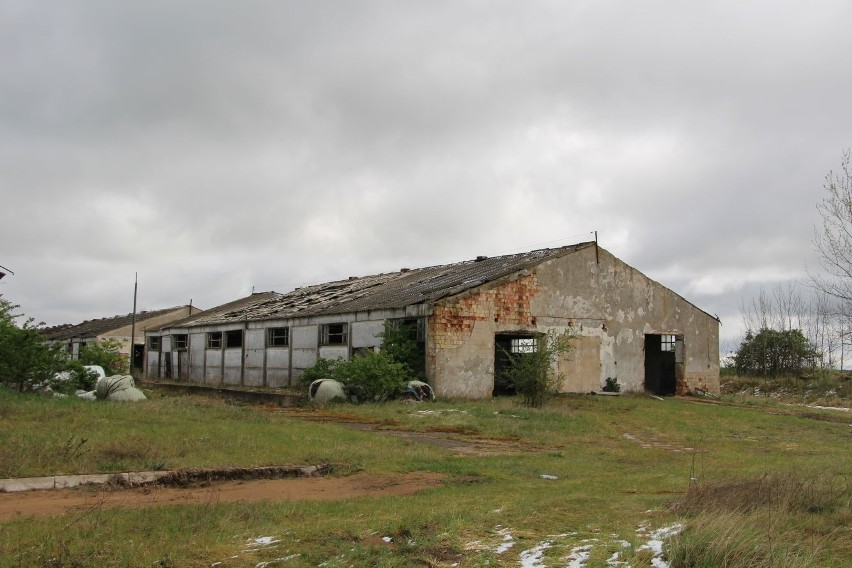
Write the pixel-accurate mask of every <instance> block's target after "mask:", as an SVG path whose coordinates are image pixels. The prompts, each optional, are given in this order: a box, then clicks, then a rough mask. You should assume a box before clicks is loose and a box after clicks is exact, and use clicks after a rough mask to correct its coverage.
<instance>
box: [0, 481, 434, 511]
mask: <svg viewBox="0 0 852 568" xmlns="http://www.w3.org/2000/svg"><path fill="white" fill-rule="evenodd" d="M443 479H444V476H443V475H440V474H437V473H429V472H414V473H408V474H382V475H375V474H369V473H359V474H355V475H350V476H347V477H306V478H296V479H259V480H251V481H219V482H214V483H211V484H209V485H207V486H205V487H194V488H176V487H160V486H146V487H138V488H133V489H106V488H80V489H56V490H47V491H28V492H23V493H0V522H2V521H8V520H10V519H13V518H16V517H19V516H31V515H58V514H62V513H66V512H75V511H80V512H83V511H86V510H92V509H98V508H107V507H133V508H139V507H151V506H156V505H185V504H195V503H236V502H240V501H244V502H253V501H333V500H336V499H346V498H348V497H360V496H363V495H370V496H385V495H411V494H413V493H417V492H418V491H422V490H424V489H428V488H430V487H436V486H438V485H441V483H442V482H443Z"/></svg>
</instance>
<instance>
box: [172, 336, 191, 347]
mask: <svg viewBox="0 0 852 568" xmlns="http://www.w3.org/2000/svg"><path fill="white" fill-rule="evenodd" d="M188 345H189V340H188V336H187V335H186V334H185V333H179V334H177V335H173V336H172V348H173V349H174V350H175V351H185V350H186V348H187V346H188Z"/></svg>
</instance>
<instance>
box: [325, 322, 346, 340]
mask: <svg viewBox="0 0 852 568" xmlns="http://www.w3.org/2000/svg"><path fill="white" fill-rule="evenodd" d="M347 343H348V338H347V325H346V324H345V323H327V324H324V325H322V327H320V345H346V344H347Z"/></svg>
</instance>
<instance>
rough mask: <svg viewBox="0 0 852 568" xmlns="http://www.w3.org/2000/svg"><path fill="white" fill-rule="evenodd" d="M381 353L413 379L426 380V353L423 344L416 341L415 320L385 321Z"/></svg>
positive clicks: (380, 335)
mask: <svg viewBox="0 0 852 568" xmlns="http://www.w3.org/2000/svg"><path fill="white" fill-rule="evenodd" d="M378 337H380V338H381V340H382V346H381V351H382V352H383V353H385V354H386V355H388V356H389V357H390V358H391V359H392V360H394V361H396V362H397V363H402V364H403V365H405V367H406V368H407V371H408V374H409V375H411V376H412V377H413V378H418V379H420V380H425V378H426V352H425V345H424V343H423V342H422V341H421V342H418V341H417V320H415V319H411V320H386V321H385V325H384V331H382V333H380V334H379V335H378Z"/></svg>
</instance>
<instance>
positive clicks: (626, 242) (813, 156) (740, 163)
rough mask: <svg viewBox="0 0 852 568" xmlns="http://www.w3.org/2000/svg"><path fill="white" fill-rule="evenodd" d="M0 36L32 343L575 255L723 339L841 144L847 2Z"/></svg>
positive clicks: (234, 21) (189, 12)
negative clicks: (89, 323) (351, 283)
mask: <svg viewBox="0 0 852 568" xmlns="http://www.w3.org/2000/svg"><path fill="white" fill-rule="evenodd" d="M0 10H2V11H3V13H2V17H0V66H2V69H0V71H2V72H0V108H2V109H3V110H2V119H0V121H2V122H0V191H2V198H3V210H4V215H3V224H2V227H1V228H0V239H2V243H3V244H4V246H3V247H2V248H0V264H4V265H6V266H9V267H10V268H12V269H13V270H15V271H16V274H15V276H10V277H8V278H7V279H4V280H3V282H2V284H0V293H2V294H4V295H5V296H6V297H9V298H10V299H13V300H14V301H16V302H18V303H21V304H23V305H24V308H25V310H26V311H27V312H28V313H32V314H33V315H35V316H36V317H37V318H39V319H45V320H47V321H49V322H50V323H60V322H74V321H77V320H82V319H85V318H89V317H94V316H102V315H110V314H114V313H120V312H126V311H129V309H130V305H129V301H128V298H129V295H130V291H131V290H132V280H133V275H134V273H135V272H137V271H138V272H139V273H140V302H141V303H142V305H144V306H145V307H149V308H156V307H163V306H169V305H175V304H179V303H185V302H187V301H188V299H189V298H193V300H194V302H195V304H196V305H201V306H202V307H210V306H212V305H215V304H218V303H221V302H224V301H228V300H231V299H233V298H235V297H238V296H241V295H244V294H247V293H248V292H250V291H251V287H252V286H260V287H262V288H276V289H279V290H286V289H287V288H291V287H293V286H296V285H300V284H306V283H311V282H316V281H321V280H324V279H329V278H338V277H345V276H348V275H355V274H364V273H368V272H374V271H387V270H396V269H399V268H401V267H403V266H418V265H426V264H434V263H442V262H450V261H455V260H460V259H464V258H470V257H473V256H476V255H478V254H489V255H493V254H499V253H504V252H514V251H519V250H524V249H528V248H535V247H537V246H540V245H541V243H546V244H545V245H544V246H554V245H559V244H565V243H566V242H574V241H578V240H586V239H588V238H590V232H591V231H593V230H598V231H599V235H600V238H601V243H602V245H603V246H605V247H607V248H608V249H610V250H611V251H612V252H614V253H615V254H616V255H619V256H621V257H622V258H623V259H624V260H626V261H627V262H629V263H631V264H633V265H634V266H636V267H637V268H639V269H640V270H642V271H643V272H645V273H646V274H648V275H649V276H651V277H654V278H658V279H660V280H661V281H662V282H663V283H665V284H667V285H669V286H670V287H672V288H673V289H675V290H676V291H678V292H681V293H682V294H684V295H685V296H687V297H688V298H689V299H690V300H692V301H693V302H695V303H696V304H698V305H699V306H700V307H702V308H704V309H706V310H707V311H710V312H713V313H718V314H719V315H720V316H722V318H723V320H724V321H726V322H727V321H730V320H731V319H732V318H734V319H735V318H736V316H737V309H738V306H739V304H740V296H741V294H742V293H744V292H747V291H748V290H751V289H753V288H754V286H755V285H756V283H759V282H766V283H769V284H771V283H772V282H777V281H782V280H786V279H789V278H796V277H800V276H802V274H803V271H804V265H805V262H806V260H807V259H808V257H809V256H810V255H811V254H812V253H811V246H810V239H811V233H812V227H813V224H814V223H815V222H816V221H817V220H818V218H817V217H816V215H815V209H814V206H815V204H816V203H817V201H818V200H819V199H820V198H821V197H822V195H821V183H822V178H823V176H824V174H825V173H826V172H827V171H828V170H829V169H831V168H833V167H836V166H837V163H838V161H839V158H840V153H841V150H842V148H844V147H847V146H849V145H851V144H852V142H850V139H849V132H850V126H852V110H850V108H849V105H848V104H847V98H848V96H847V93H848V92H850V87H852V84H850V83H852V78H850V77H849V74H848V73H846V72H845V70H846V69H848V68H850V64H852V61H850V59H852V55H850V54H852V49H850V47H851V46H850V44H851V43H852V40H850V39H849V37H848V34H847V33H846V30H845V22H848V21H849V19H850V16H852V8H851V7H850V6H849V5H848V3H846V2H811V3H808V4H807V5H805V4H803V3H798V2H795V3H794V2H713V3H702V4H698V3H684V2H651V3H641V4H637V3H633V2H616V1H611V2H571V3H564V2H545V1H541V2H524V3H520V2H493V1H489V2H483V1H470V2H456V1H454V2H406V3H400V2H390V1H387V2H380V1H373V2H296V1H290V2H242V3H239V4H235V3H230V2H180V3H175V2H145V3H134V4H127V3H115V2H105V1H104V2H94V1H92V2H86V1H69V2H63V3H58V4H48V3H41V2H11V3H7V4H6V5H5V6H4V7H3V8H2V9H0ZM727 329H728V327H726V328H725V329H723V333H725V332H726V331H727Z"/></svg>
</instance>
